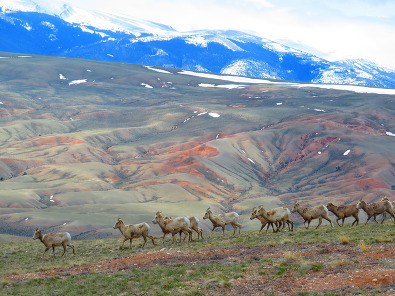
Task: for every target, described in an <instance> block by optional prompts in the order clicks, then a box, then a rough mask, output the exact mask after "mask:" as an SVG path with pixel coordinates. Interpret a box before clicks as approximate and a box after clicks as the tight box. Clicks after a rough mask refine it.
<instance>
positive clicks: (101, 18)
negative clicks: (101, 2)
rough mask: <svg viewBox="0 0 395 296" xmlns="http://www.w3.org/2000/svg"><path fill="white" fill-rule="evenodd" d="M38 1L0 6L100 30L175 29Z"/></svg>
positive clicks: (2, 0) (12, 0) (5, 0)
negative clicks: (58, 18)
mask: <svg viewBox="0 0 395 296" xmlns="http://www.w3.org/2000/svg"><path fill="white" fill-rule="evenodd" d="M37 2H39V1H37ZM37 2H35V1H32V0H0V7H1V11H2V12H3V13H7V12H13V11H23V12H40V13H45V14H49V15H54V16H58V17H60V18H61V19H63V20H64V21H66V22H68V23H72V24H78V25H82V26H88V27H89V26H90V27H94V28H96V29H99V30H108V31H114V32H124V33H130V34H133V35H135V36H139V35H141V34H142V33H148V34H153V35H159V34H165V33H168V32H174V31H175V30H174V29H173V28H172V27H170V26H167V25H163V24H158V23H155V22H150V21H147V20H142V19H138V18H134V17H130V16H124V15H119V14H117V15H115V14H110V13H105V12H99V11H91V10H90V11H87V10H84V9H80V8H77V7H72V6H71V5H69V4H66V3H63V2H62V1H51V2H50V3H45V5H44V4H43V5H40V4H38V3H37Z"/></svg>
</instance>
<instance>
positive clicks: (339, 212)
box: [326, 203, 359, 227]
mask: <svg viewBox="0 0 395 296" xmlns="http://www.w3.org/2000/svg"><path fill="white" fill-rule="evenodd" d="M326 207H327V208H328V210H329V211H331V212H332V213H333V214H334V215H335V216H336V217H337V219H336V223H337V225H339V226H342V227H343V225H344V220H345V219H346V218H347V217H351V216H352V217H354V218H355V220H354V222H352V224H351V226H354V224H355V223H356V224H355V226H357V225H358V223H359V217H358V212H359V209H357V205H356V204H349V205H341V206H335V205H334V204H333V203H328V204H327V206H326ZM340 219H342V225H340V224H339V220H340Z"/></svg>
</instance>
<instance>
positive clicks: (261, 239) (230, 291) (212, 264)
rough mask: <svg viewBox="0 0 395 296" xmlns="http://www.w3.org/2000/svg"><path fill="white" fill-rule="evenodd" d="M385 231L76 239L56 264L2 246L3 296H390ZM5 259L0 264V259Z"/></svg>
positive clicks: (36, 251)
mask: <svg viewBox="0 0 395 296" xmlns="http://www.w3.org/2000/svg"><path fill="white" fill-rule="evenodd" d="M393 227H394V226H393V224H392V223H385V224H384V225H378V224H376V223H369V224H368V225H366V226H363V225H359V226H356V227H351V225H350V224H348V225H345V226H344V227H338V226H336V227H334V228H330V227H329V226H321V227H320V228H319V229H317V230H314V229H309V230H305V229H303V228H302V227H297V228H296V229H295V231H294V232H281V233H271V232H269V233H267V234H266V233H262V234H258V233H257V232H256V231H249V232H246V231H243V232H242V233H241V235H237V236H235V237H233V236H230V234H229V233H226V234H225V236H223V235H222V234H219V233H214V234H213V235H212V236H210V237H208V236H206V237H205V239H204V240H194V241H192V242H189V243H186V242H182V243H177V244H170V241H169V240H168V241H165V243H164V244H162V242H161V239H159V238H158V239H157V240H156V242H157V245H156V246H153V245H152V244H151V242H150V243H149V244H147V245H146V246H145V247H144V248H141V247H140V245H141V243H142V240H141V239H136V240H134V241H133V248H132V250H130V249H129V248H125V249H122V250H120V249H119V243H120V240H119V239H117V240H115V239H102V240H97V239H95V240H78V241H75V242H74V246H75V249H76V254H75V255H73V254H72V253H71V252H70V249H69V250H68V251H67V253H66V254H65V256H64V257H60V254H61V248H60V249H59V248H58V249H56V252H55V253H56V258H53V257H52V255H50V254H48V253H49V252H48V253H47V254H46V257H45V258H44V259H42V258H41V256H42V252H43V251H44V246H43V244H41V243H40V242H39V241H33V240H30V241H29V242H18V243H6V244H4V243H2V244H0V246H1V253H0V256H1V258H2V260H0V267H1V268H0V293H1V294H2V295H31V294H35V293H37V288H39V289H40V292H41V294H51V295H70V296H71V295H81V294H83V295H191V296H192V295H212V296H217V295H257V296H258V295H259V296H261V295H265V296H274V295H278V296H279V295H287V296H301V295H304V296H319V295H321V296H340V295H342V296H346V295H347V296H351V295H361V296H372V295H383V296H384V295H385V296H390V295H393V293H394V278H395V271H394V256H393V254H394V252H395V244H394V232H393ZM3 259H4V260H3Z"/></svg>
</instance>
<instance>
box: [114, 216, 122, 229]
mask: <svg viewBox="0 0 395 296" xmlns="http://www.w3.org/2000/svg"><path fill="white" fill-rule="evenodd" d="M122 224H123V221H122V220H121V218H118V220H117V222H116V223H115V225H114V226H113V227H112V228H114V229H117V228H120V227H121V225H122Z"/></svg>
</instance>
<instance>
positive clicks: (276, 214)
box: [257, 206, 294, 232]
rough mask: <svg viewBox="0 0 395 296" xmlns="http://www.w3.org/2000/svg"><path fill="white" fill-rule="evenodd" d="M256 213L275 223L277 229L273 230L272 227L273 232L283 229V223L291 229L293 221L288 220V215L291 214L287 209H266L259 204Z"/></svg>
mask: <svg viewBox="0 0 395 296" xmlns="http://www.w3.org/2000/svg"><path fill="white" fill-rule="evenodd" d="M257 213H258V215H259V216H262V217H263V218H265V219H266V220H268V221H269V222H271V223H274V224H275V225H276V227H277V229H276V231H274V229H273V232H278V231H281V230H283V229H284V227H285V224H287V225H288V229H289V231H293V226H294V223H293V222H292V221H291V220H289V217H290V216H291V211H290V210H289V209H287V208H283V207H279V208H275V209H272V210H269V211H266V210H265V208H264V207H263V206H259V207H258V209H257ZM280 227H281V229H280Z"/></svg>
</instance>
